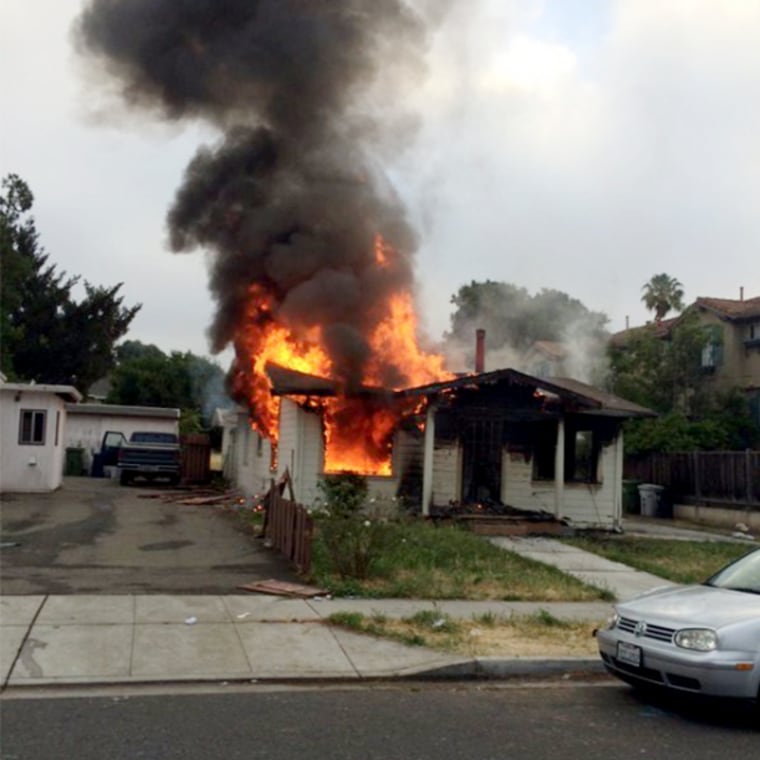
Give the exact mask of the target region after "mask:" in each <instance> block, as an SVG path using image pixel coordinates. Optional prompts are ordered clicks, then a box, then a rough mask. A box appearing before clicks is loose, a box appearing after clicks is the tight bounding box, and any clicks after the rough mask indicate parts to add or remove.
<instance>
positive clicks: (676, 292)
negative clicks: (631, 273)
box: [641, 273, 683, 322]
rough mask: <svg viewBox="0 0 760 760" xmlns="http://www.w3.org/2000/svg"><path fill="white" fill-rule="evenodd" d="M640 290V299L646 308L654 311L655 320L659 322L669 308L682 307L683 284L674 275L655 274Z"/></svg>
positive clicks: (679, 308) (678, 308)
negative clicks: (641, 291)
mask: <svg viewBox="0 0 760 760" xmlns="http://www.w3.org/2000/svg"><path fill="white" fill-rule="evenodd" d="M642 290H643V291H644V295H643V296H641V300H642V301H643V302H644V305H645V306H646V307H647V309H649V310H650V311H654V319H655V322H660V321H661V320H662V318H663V317H664V316H665V315H666V314H667V313H668V312H669V311H670V310H671V309H677V310H678V311H680V310H681V309H683V285H681V283H680V282H679V281H678V280H676V278H675V277H670V276H669V275H667V274H665V273H663V274H656V275H654V277H652V279H651V280H649V282H648V283H647V284H646V285H644V286H643V287H642Z"/></svg>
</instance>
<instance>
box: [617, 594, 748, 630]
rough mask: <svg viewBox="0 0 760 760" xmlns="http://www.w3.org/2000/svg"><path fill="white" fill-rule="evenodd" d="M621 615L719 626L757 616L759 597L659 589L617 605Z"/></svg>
mask: <svg viewBox="0 0 760 760" xmlns="http://www.w3.org/2000/svg"><path fill="white" fill-rule="evenodd" d="M617 609H618V612H619V613H620V614H621V615H624V616H626V617H627V616H631V617H637V618H638V617H644V618H647V619H652V618H658V619H660V620H668V621H672V622H673V623H685V624H689V625H700V624H701V625H709V626H711V627H713V628H719V627H721V626H724V625H731V624H732V623H739V622H742V621H744V620H753V619H754V620H759V619H760V596H758V595H757V594H748V593H745V592H742V591H728V590H727V589H722V588H714V587H712V586H681V587H678V588H663V589H658V590H657V591H654V592H651V593H649V594H647V595H645V596H641V597H638V598H636V599H632V600H631V601H628V602H624V603H622V604H618V605H617Z"/></svg>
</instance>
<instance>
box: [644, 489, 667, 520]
mask: <svg viewBox="0 0 760 760" xmlns="http://www.w3.org/2000/svg"><path fill="white" fill-rule="evenodd" d="M664 490H665V489H664V487H663V486H658V485H655V484H654V483H642V484H641V485H640V486H639V497H640V499H641V514H642V516H643V517H657V516H658V515H659V514H660V501H661V499H662V492H663V491H664Z"/></svg>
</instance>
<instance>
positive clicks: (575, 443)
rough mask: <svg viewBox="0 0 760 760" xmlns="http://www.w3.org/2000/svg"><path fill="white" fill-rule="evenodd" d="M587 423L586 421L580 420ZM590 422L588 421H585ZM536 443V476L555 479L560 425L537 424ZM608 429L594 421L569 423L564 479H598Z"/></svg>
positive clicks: (534, 475)
mask: <svg viewBox="0 0 760 760" xmlns="http://www.w3.org/2000/svg"><path fill="white" fill-rule="evenodd" d="M581 424H584V423H581ZM585 424H588V423H585ZM536 431H537V435H536V437H535V440H534V446H533V479H534V480H554V478H555V474H554V473H555V471H554V460H555V452H556V440H557V426H556V424H554V425H551V426H536ZM604 439H605V431H604V429H603V428H601V427H600V426H599V424H595V425H594V426H593V429H592V428H591V427H585V426H584V427H583V428H582V429H579V427H578V426H577V423H568V424H567V426H566V429H565V482H566V483H599V482H600V480H599V455H600V452H601V446H602V444H603V441H604Z"/></svg>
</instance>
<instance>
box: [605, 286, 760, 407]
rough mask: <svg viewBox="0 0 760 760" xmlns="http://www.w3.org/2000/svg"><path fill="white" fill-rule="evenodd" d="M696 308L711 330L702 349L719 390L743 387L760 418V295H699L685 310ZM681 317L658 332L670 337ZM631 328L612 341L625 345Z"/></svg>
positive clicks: (664, 323) (705, 367)
mask: <svg viewBox="0 0 760 760" xmlns="http://www.w3.org/2000/svg"><path fill="white" fill-rule="evenodd" d="M686 312H696V314H697V315H698V317H699V322H700V324H701V325H702V326H703V327H704V329H705V330H706V331H707V333H708V341H707V343H706V345H705V347H704V349H703V351H702V357H701V363H702V368H703V370H704V371H705V373H707V375H708V378H709V382H710V383H711V385H712V387H713V388H714V389H715V390H716V391H726V390H730V389H732V388H739V389H740V390H742V391H743V392H744V393H745V394H746V396H747V399H748V400H749V403H750V408H751V410H752V413H753V415H754V416H755V418H756V419H757V420H758V422H760V297H755V298H748V299H745V298H739V299H736V300H735V299H730V298H697V300H696V301H694V303H692V304H691V305H689V306H688V307H687V309H686V310H685V312H684V313H686ZM679 319H680V317H675V318H673V319H667V320H662V321H660V322H658V323H656V324H655V329H656V334H657V335H658V336H659V337H662V338H663V339H664V338H667V337H668V335H669V334H670V331H671V330H672V329H673V327H674V326H675V325H677V324H678V322H679ZM637 329H641V328H631V329H629V330H623V331H621V332H619V333H615V334H614V335H613V336H612V337H611V342H612V344H613V345H616V346H624V345H625V343H626V339H627V337H628V336H629V335H630V334H631V331H632V330H637Z"/></svg>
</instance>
